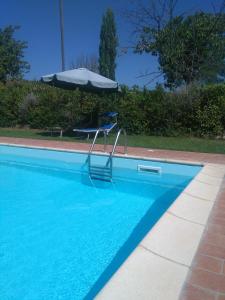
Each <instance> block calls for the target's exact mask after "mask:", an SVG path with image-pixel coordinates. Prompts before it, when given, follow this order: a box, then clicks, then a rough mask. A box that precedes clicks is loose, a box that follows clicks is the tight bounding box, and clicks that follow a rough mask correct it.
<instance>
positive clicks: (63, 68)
mask: <svg viewBox="0 0 225 300" xmlns="http://www.w3.org/2000/svg"><path fill="white" fill-rule="evenodd" d="M59 15H60V32H61V58H62V71H65V55H64V18H63V0H59Z"/></svg>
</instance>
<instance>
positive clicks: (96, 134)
mask: <svg viewBox="0 0 225 300" xmlns="http://www.w3.org/2000/svg"><path fill="white" fill-rule="evenodd" d="M99 132H100V129H98V130H97V131H96V133H95V137H94V139H93V142H92V145H91V147H90V149H89V155H90V154H91V152H92V151H93V149H94V146H95V142H96V139H97V137H98V134H99Z"/></svg>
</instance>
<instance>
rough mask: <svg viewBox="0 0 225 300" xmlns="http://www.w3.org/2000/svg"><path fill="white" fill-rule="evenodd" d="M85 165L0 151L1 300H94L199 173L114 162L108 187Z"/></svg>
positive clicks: (73, 156) (43, 154)
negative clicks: (153, 171)
mask: <svg viewBox="0 0 225 300" xmlns="http://www.w3.org/2000/svg"><path fill="white" fill-rule="evenodd" d="M86 158H87V155H86V154H79V153H69V152H68V153H67V152H59V151H47V150H37V149H36V150H35V149H30V148H19V147H8V146H0V299H1V300H25V299H26V300H40V299H41V300H49V299H51V300H55V299H57V300H58V299H63V300H64V299H66V300H71V299H73V300H74V299H76V300H77V299H78V300H79V299H93V297H94V296H95V295H96V293H97V292H98V291H99V290H100V289H101V287H102V286H103V285H104V284H105V283H106V281H107V280H108V279H109V278H110V277H111V276H112V274H113V273H114V272H115V271H116V269H117V268H118V267H119V266H120V265H121V263H122V262H123V261H124V260H125V258H126V257H127V256H128V255H129V253H130V252H131V251H132V250H133V249H134V248H135V247H136V245H137V244H138V243H139V242H140V240H141V239H142V238H143V237H144V235H145V234H146V233H147V232H148V231H149V230H150V228H151V227H152V226H153V225H154V224H155V222H156V221H157V220H158V219H159V217H160V216H161V215H162V214H163V212H165V210H167V208H168V207H169V206H170V204H171V203H172V202H173V201H174V200H175V199H176V197H177V196H178V195H179V194H180V193H181V191H182V190H183V189H184V188H185V186H186V185H187V184H188V183H189V182H190V181H191V180H192V178H193V177H194V176H195V175H196V174H197V173H198V172H199V170H200V169H201V167H200V166H191V165H182V164H172V163H160V162H155V161H144V160H136V159H122V158H114V161H113V164H114V172H113V183H108V182H103V181H96V180H94V181H91V180H90V179H89V176H88V174H87V168H86V166H85V160H86ZM94 160H95V161H96V163H98V164H100V163H101V164H103V163H104V160H105V157H102V156H96V157H95V158H94ZM138 164H142V165H143V164H144V165H150V166H159V167H161V168H162V173H161V174H150V173H145V172H138V171H137V165H138Z"/></svg>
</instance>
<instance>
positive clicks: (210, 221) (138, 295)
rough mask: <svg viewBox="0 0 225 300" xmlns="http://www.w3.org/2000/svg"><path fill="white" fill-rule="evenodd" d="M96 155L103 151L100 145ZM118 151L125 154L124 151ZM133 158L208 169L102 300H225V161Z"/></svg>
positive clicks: (217, 157) (60, 144)
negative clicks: (192, 164)
mask: <svg viewBox="0 0 225 300" xmlns="http://www.w3.org/2000/svg"><path fill="white" fill-rule="evenodd" d="M0 143H2V144H14V145H20V146H21V145H24V146H32V147H41V148H54V149H65V150H78V151H87V150H88V149H89V145H88V144H83V143H76V142H64V141H49V140H33V139H23V138H8V137H0ZM224 146H225V145H224ZM97 149H98V150H101V149H103V148H102V146H100V145H98V146H97ZM118 151H119V152H121V153H122V151H123V148H122V147H118ZM128 154H129V155H131V156H140V157H147V158H154V159H162V160H172V161H185V162H196V163H203V164H204V165H205V167H204V168H203V170H202V172H201V173H200V174H199V175H198V176H197V178H195V180H193V182H192V183H191V184H190V185H189V186H188V187H187V188H186V189H185V191H184V193H183V194H182V195H180V196H179V201H175V203H174V204H173V205H172V206H171V207H170V208H169V210H168V211H167V212H166V213H165V216H163V218H161V219H160V220H159V222H158V223H157V224H156V225H155V227H154V228H153V229H152V230H151V234H148V235H147V236H146V237H145V238H144V240H143V241H142V242H141V243H140V245H139V246H138V247H137V248H136V249H135V251H134V252H133V253H132V254H131V255H130V256H129V258H128V259H127V260H126V261H125V263H124V264H123V265H122V267H121V268H120V269H119V270H118V272H116V273H115V275H114V276H113V277H112V279H111V280H110V281H109V282H108V283H107V284H106V286H105V287H104V288H103V290H102V291H101V292H100V293H99V295H98V297H97V298H99V299H119V300H120V299H129V300H130V299H131V300H132V299H134V300H135V299H146V300H147V299H149V300H158V299H167V300H168V299H172V300H176V299H180V300H203V299H204V300H225V179H224V174H225V155H222V154H206V153H194V152H183V151H169V150H155V149H145V148H132V147H129V148H128ZM187 200H188V201H187ZM175 231H176V232H177V235H176V236H175V235H174V232H175ZM181 241H182V243H181ZM131 275H132V278H131ZM158 278H161V279H160V281H159V280H158ZM169 278H171V281H168V279H169ZM146 287H147V288H146ZM149 291H151V292H149ZM165 295H166V296H165Z"/></svg>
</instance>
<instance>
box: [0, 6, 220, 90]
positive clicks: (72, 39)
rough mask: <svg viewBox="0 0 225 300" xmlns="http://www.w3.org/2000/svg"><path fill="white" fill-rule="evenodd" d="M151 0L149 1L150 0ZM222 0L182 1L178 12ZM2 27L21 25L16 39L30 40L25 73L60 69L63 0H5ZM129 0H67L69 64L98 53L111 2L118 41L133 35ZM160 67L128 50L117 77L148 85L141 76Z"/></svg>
mask: <svg viewBox="0 0 225 300" xmlns="http://www.w3.org/2000/svg"><path fill="white" fill-rule="evenodd" d="M146 1H147V0H146ZM212 2H213V3H214V5H215V6H219V4H220V3H221V0H189V1H187V0H180V1H179V3H178V6H177V12H178V13H179V12H180V11H190V13H191V12H194V11H195V10H204V11H209V10H212V5H211V3H212ZM0 4H1V12H0V16H1V17H0V27H1V28H2V27H4V26H7V25H20V26H21V29H20V30H19V31H18V32H17V33H16V38H18V39H21V40H25V41H27V42H28V49H27V50H26V53H25V54H26V60H27V61H28V62H29V63H30V65H31V69H30V72H29V73H28V74H26V76H25V78H27V79H40V76H41V75H45V74H49V73H53V72H58V71H60V70H61V57H60V32H59V7H58V5H59V3H58V0H38V1H34V0H7V1H5V0H0ZM129 6H130V0H64V19H65V24H64V26H65V59H66V67H67V69H68V68H69V66H70V64H71V62H72V61H75V60H76V58H77V57H79V56H80V55H82V54H84V55H89V54H98V46H99V33H100V27H101V20H102V15H103V13H104V12H105V10H106V9H107V8H108V7H111V8H112V9H113V10H114V13H115V16H116V24H117V31H118V37H119V46H120V47H124V46H127V45H128V44H129V42H130V40H131V32H132V27H131V25H130V24H129V23H128V22H127V21H126V20H125V19H124V18H123V17H122V12H123V11H124V10H126V9H127V8H129ZM157 68H158V63H157V60H156V58H154V57H152V56H150V55H147V54H144V55H138V54H133V53H132V52H129V53H128V54H124V55H121V56H119V57H118V59H117V70H116V78H117V80H118V81H119V82H120V83H124V84H127V85H129V86H132V85H134V84H138V85H140V86H143V85H144V84H145V83H146V82H147V79H146V78H138V76H139V75H140V74H142V73H144V72H145V71H155V70H157Z"/></svg>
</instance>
